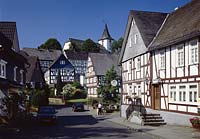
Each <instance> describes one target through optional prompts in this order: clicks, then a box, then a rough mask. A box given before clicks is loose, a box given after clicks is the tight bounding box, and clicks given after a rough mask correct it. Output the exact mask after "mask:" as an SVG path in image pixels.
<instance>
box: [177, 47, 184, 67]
mask: <svg viewBox="0 0 200 139" xmlns="http://www.w3.org/2000/svg"><path fill="white" fill-rule="evenodd" d="M183 65H184V50H183V46H178V47H177V66H183Z"/></svg>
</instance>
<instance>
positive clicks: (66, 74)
mask: <svg viewBox="0 0 200 139" xmlns="http://www.w3.org/2000/svg"><path fill="white" fill-rule="evenodd" d="M58 72H60V75H61V80H62V82H63V83H71V82H73V81H74V76H75V69H74V67H73V65H72V64H71V63H70V62H69V60H68V59H67V58H66V57H65V56H64V54H61V55H60V57H58V59H56V60H55V61H54V62H53V63H52V65H51V66H50V67H49V69H48V70H47V71H46V72H45V81H46V83H47V84H49V85H55V84H56V83H57V77H58Z"/></svg>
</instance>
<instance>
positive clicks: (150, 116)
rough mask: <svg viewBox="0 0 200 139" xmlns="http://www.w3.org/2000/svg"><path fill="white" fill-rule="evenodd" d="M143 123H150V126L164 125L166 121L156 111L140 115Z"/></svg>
mask: <svg viewBox="0 0 200 139" xmlns="http://www.w3.org/2000/svg"><path fill="white" fill-rule="evenodd" d="M142 119H143V124H144V125H150V126H160V125H165V124H166V123H165V122H164V120H163V119H162V117H161V116H160V114H157V113H147V114H143V115H142Z"/></svg>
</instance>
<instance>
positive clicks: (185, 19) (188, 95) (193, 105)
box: [149, 0, 200, 125]
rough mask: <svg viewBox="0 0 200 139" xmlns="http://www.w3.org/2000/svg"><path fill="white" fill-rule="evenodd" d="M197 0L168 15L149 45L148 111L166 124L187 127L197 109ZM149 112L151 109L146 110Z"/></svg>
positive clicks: (199, 33) (199, 42) (199, 24)
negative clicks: (157, 115)
mask: <svg viewBox="0 0 200 139" xmlns="http://www.w3.org/2000/svg"><path fill="white" fill-rule="evenodd" d="M199 9H200V1H199V0H192V1H191V2H190V3H188V4H187V5H185V6H183V7H181V8H179V9H177V10H176V11H174V12H172V13H170V14H169V15H168V17H167V19H166V21H165V22H164V24H163V26H162V27H161V29H160V31H159V32H158V34H157V36H156V37H155V39H154V40H153V42H152V43H151V45H150V47H149V50H150V51H151V53H152V63H151V68H152V69H151V71H152V80H151V82H152V83H151V85H152V87H151V100H152V102H151V104H152V106H151V109H153V110H157V111H158V110H159V112H160V114H161V115H162V116H163V117H164V119H165V121H166V122H167V123H171V124H173V123H175V124H182V125H190V122H189V118H190V117H192V116H194V115H199V114H198V113H199V109H198V107H199V106H200V101H199V100H200V91H199V90H200V56H199V55H200V16H199V15H200V10H199ZM149 110H150V109H149Z"/></svg>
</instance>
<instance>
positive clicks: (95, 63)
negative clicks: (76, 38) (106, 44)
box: [86, 53, 120, 97]
mask: <svg viewBox="0 0 200 139" xmlns="http://www.w3.org/2000/svg"><path fill="white" fill-rule="evenodd" d="M117 57H118V56H117V55H111V54H101V53H89V55H88V65H87V70H86V87H87V88H88V97H98V93H97V88H99V87H100V86H101V85H103V84H104V83H105V74H106V71H107V70H110V69H111V67H112V66H114V67H115V70H116V72H117V75H118V76H120V69H119V67H118V66H117V60H118V59H117ZM105 61H106V62H105Z"/></svg>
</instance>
